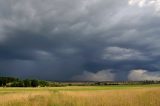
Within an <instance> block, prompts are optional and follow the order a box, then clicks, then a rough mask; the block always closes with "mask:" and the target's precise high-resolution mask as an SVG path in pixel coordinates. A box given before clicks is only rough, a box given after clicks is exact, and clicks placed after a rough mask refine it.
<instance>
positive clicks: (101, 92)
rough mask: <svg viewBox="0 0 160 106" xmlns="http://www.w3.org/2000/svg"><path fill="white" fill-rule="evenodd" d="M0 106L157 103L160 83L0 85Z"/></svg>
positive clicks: (148, 105) (135, 105) (147, 105)
mask: <svg viewBox="0 0 160 106" xmlns="http://www.w3.org/2000/svg"><path fill="white" fill-rule="evenodd" d="M0 106H160V85H143V86H140V85H139V86H138V85H132V86H125V85H123V86H70V87H53V88H49V87H46V88H0Z"/></svg>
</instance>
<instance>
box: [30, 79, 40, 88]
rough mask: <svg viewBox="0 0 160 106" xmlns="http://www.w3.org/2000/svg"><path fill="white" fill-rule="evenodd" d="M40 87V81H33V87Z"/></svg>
mask: <svg viewBox="0 0 160 106" xmlns="http://www.w3.org/2000/svg"><path fill="white" fill-rule="evenodd" d="M38 85H39V83H38V80H31V86H32V87H38Z"/></svg>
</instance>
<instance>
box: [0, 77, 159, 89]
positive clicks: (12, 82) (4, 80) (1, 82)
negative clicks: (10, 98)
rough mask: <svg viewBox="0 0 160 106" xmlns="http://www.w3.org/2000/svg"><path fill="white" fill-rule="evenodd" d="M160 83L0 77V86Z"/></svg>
mask: <svg viewBox="0 0 160 106" xmlns="http://www.w3.org/2000/svg"><path fill="white" fill-rule="evenodd" d="M148 84H160V81H149V80H146V81H101V82H95V81H89V82H87V81H85V82H73V81H70V82H53V81H44V80H36V79H24V80H21V79H18V78H13V77H0V87H61V86H109V85H148Z"/></svg>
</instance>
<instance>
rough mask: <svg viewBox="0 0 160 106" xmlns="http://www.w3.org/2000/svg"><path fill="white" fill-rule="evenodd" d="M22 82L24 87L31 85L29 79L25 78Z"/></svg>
mask: <svg viewBox="0 0 160 106" xmlns="http://www.w3.org/2000/svg"><path fill="white" fill-rule="evenodd" d="M23 82H24V87H31V80H29V79H26V80H24V81H23Z"/></svg>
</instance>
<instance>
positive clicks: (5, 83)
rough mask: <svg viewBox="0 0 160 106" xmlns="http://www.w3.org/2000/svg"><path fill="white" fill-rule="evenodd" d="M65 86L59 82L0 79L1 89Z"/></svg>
mask: <svg viewBox="0 0 160 106" xmlns="http://www.w3.org/2000/svg"><path fill="white" fill-rule="evenodd" d="M55 86H63V85H62V84H61V83H58V82H51V81H44V80H37V79H24V80H21V79H18V78H13V77H0V87H55Z"/></svg>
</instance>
